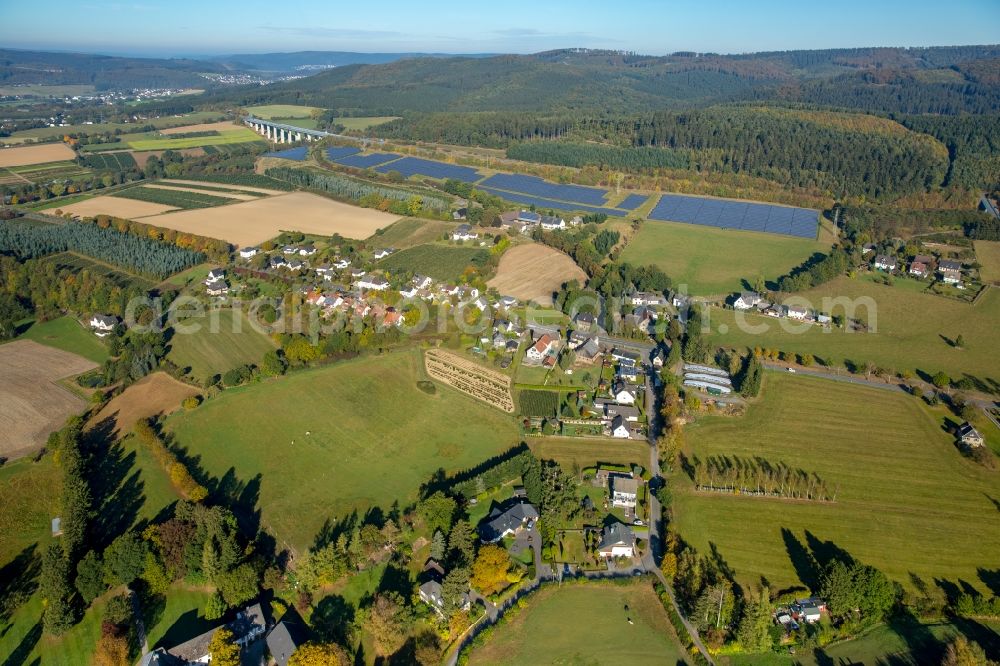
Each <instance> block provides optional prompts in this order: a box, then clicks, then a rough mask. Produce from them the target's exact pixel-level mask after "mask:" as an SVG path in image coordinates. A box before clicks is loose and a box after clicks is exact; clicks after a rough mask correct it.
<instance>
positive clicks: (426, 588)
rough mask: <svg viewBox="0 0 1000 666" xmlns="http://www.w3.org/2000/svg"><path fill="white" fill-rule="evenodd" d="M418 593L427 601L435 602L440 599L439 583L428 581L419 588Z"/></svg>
mask: <svg viewBox="0 0 1000 666" xmlns="http://www.w3.org/2000/svg"><path fill="white" fill-rule="evenodd" d="M419 589H420V592H421V593H423V595H424V596H425V597H427V598H428V599H432V600H433V601H435V602H437V601H440V599H441V583H440V582H439V581H436V580H429V581H427V582H425V583H423V584H422V585H421V586H420V588H419Z"/></svg>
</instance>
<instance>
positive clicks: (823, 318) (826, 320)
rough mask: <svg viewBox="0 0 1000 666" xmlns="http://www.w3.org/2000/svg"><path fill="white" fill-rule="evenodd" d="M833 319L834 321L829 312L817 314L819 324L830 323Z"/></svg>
mask: <svg viewBox="0 0 1000 666" xmlns="http://www.w3.org/2000/svg"><path fill="white" fill-rule="evenodd" d="M831 321H833V320H832V319H831V318H830V315H828V314H823V313H818V314H817V315H816V323H817V324H824V325H825V324H829V323H830V322H831Z"/></svg>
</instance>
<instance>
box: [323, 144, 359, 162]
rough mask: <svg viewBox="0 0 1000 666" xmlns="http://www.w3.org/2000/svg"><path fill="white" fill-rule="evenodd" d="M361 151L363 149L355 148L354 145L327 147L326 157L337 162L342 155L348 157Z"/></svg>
mask: <svg viewBox="0 0 1000 666" xmlns="http://www.w3.org/2000/svg"><path fill="white" fill-rule="evenodd" d="M360 152H361V150H360V149H358V148H355V147H354V146H334V147H333V148H327V149H326V159H328V160H330V161H331V162H336V161H337V160H339V159H340V158H342V157H348V156H349V155H354V154H357V153H360Z"/></svg>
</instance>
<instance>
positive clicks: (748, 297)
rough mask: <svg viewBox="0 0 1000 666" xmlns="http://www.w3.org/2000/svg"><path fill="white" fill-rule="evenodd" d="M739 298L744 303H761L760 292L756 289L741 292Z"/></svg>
mask: <svg viewBox="0 0 1000 666" xmlns="http://www.w3.org/2000/svg"><path fill="white" fill-rule="evenodd" d="M739 300H740V301H741V302H743V303H751V304H756V303H760V294H758V293H757V292H756V291H744V292H741V293H740V298H739Z"/></svg>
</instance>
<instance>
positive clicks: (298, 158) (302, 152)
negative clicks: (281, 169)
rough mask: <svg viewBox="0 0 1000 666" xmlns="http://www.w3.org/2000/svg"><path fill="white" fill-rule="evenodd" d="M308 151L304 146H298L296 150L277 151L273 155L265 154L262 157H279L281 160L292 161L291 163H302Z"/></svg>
mask: <svg viewBox="0 0 1000 666" xmlns="http://www.w3.org/2000/svg"><path fill="white" fill-rule="evenodd" d="M308 150H309V149H308V148H307V147H306V146H299V147H298V148H289V149H288V150H279V151H277V152H274V153H267V154H265V155H264V157H280V158H281V159H283V160H292V161H293V162H304V161H305V159H306V153H307V152H308Z"/></svg>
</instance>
